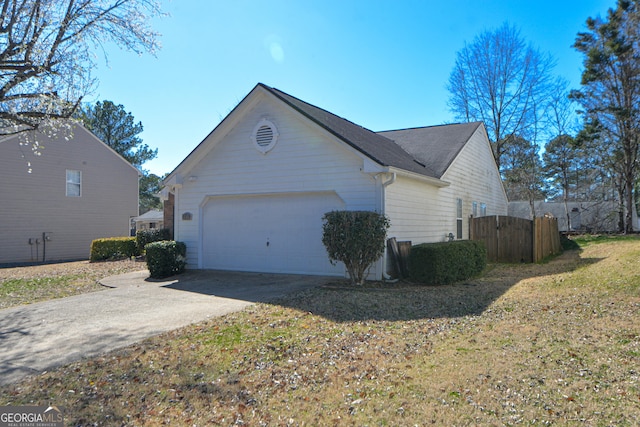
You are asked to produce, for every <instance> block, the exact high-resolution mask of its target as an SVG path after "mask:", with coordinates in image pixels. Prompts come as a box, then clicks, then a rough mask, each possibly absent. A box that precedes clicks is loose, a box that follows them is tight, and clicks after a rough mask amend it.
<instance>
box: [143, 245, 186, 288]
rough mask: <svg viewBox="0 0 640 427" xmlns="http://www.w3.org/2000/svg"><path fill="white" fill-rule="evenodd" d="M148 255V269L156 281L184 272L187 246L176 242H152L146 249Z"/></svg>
mask: <svg viewBox="0 0 640 427" xmlns="http://www.w3.org/2000/svg"><path fill="white" fill-rule="evenodd" d="M144 249H145V251H146V253H147V268H148V269H149V273H150V276H151V277H152V278H154V279H162V278H165V277H169V276H173V275H174V274H180V273H182V272H183V271H184V268H185V265H186V264H187V263H186V256H187V245H185V244H184V243H183V242H176V241H175V240H162V241H159V242H152V243H149V244H147V246H145V247H144Z"/></svg>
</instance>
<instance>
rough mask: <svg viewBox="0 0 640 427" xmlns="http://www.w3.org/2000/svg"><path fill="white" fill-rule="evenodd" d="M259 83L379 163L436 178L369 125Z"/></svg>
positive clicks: (429, 169) (430, 171) (432, 172)
mask: <svg viewBox="0 0 640 427" xmlns="http://www.w3.org/2000/svg"><path fill="white" fill-rule="evenodd" d="M260 86H262V87H263V88H264V89H266V90H267V91H269V92H270V93H272V94H273V95H274V96H276V97H277V98H279V99H280V100H282V101H283V102H285V103H286V104H288V105H289V106H291V107H292V108H293V109H295V110H296V111H298V112H299V113H301V114H302V115H304V116H306V117H307V118H309V119H310V120H312V121H313V122H315V123H316V124H318V125H320V126H321V127H323V128H324V129H325V130H327V131H329V132H330V133H332V134H333V135H335V136H336V137H338V138H340V139H341V140H342V141H344V142H345V143H347V144H348V145H350V146H351V147H353V148H355V149H356V150H358V151H360V152H361V153H363V154H365V155H366V156H367V157H369V158H371V159H372V160H374V161H375V162H377V163H379V164H380V165H382V166H392V167H396V168H399V169H404V170H407V171H410V172H415V173H419V174H421V175H425V176H430V177H434V178H439V176H437V175H436V174H435V171H434V170H432V169H431V168H430V167H426V166H425V165H424V164H421V162H420V161H419V160H417V159H416V158H414V157H413V156H412V155H410V154H409V153H407V152H406V151H405V150H403V149H402V148H401V147H400V146H398V145H397V144H395V143H394V142H393V141H391V140H389V139H388V138H386V137H384V136H382V135H379V134H377V133H375V132H373V131H370V130H369V129H365V128H363V127H362V126H358V125H357V124H355V123H352V122H350V121H349V120H346V119H343V118H342V117H339V116H336V115H335V114H333V113H330V112H328V111H326V110H323V109H322V108H318V107H316V106H314V105H311V104H308V103H306V102H304V101H302V100H300V99H298V98H296V97H293V96H291V95H289V94H286V93H284V92H282V91H280V90H278V89H275V88H272V87H269V86H266V85H263V84H262V83H261V84H260Z"/></svg>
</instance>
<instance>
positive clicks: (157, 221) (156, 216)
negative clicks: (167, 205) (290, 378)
mask: <svg viewBox="0 0 640 427" xmlns="http://www.w3.org/2000/svg"><path fill="white" fill-rule="evenodd" d="M134 222H135V224H136V231H138V230H153V229H159V228H164V214H163V212H162V211H161V210H158V209H151V210H149V211H147V212H145V213H143V214H142V215H140V216H137V217H135V218H134Z"/></svg>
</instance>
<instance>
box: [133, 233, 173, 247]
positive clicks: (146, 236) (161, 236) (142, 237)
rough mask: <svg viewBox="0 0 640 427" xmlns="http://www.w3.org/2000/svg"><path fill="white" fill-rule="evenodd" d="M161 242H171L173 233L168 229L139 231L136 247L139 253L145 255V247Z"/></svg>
mask: <svg viewBox="0 0 640 427" xmlns="http://www.w3.org/2000/svg"><path fill="white" fill-rule="evenodd" d="M161 240H171V231H170V230H169V229H168V228H152V229H149V230H138V231H137V232H136V245H137V246H138V252H139V253H143V252H144V247H145V246H147V245H148V244H149V243H153V242H159V241H161Z"/></svg>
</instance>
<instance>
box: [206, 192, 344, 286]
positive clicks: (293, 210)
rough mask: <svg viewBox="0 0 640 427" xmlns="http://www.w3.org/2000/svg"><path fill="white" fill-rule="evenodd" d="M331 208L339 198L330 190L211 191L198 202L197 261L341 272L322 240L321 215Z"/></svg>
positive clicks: (209, 264) (214, 266) (235, 267)
mask: <svg viewBox="0 0 640 427" xmlns="http://www.w3.org/2000/svg"><path fill="white" fill-rule="evenodd" d="M336 209H344V203H343V202H342V200H341V199H340V198H339V197H338V196H337V195H336V194H335V193H305V194H277V195H267V196H241V197H213V198H211V199H210V200H209V201H208V202H207V204H206V205H205V206H204V208H203V215H202V217H203V233H202V236H203V242H202V248H203V251H202V252H203V253H202V256H203V258H202V260H203V263H202V266H203V268H208V269H219V270H237V271H259V272H268V273H298V274H319V275H338V276H342V275H344V271H345V270H344V265H343V264H342V263H338V265H336V266H333V265H331V263H329V259H328V257H327V252H326V250H325V248H324V245H323V244H322V216H323V215H324V213H325V212H328V211H331V210H336Z"/></svg>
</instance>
